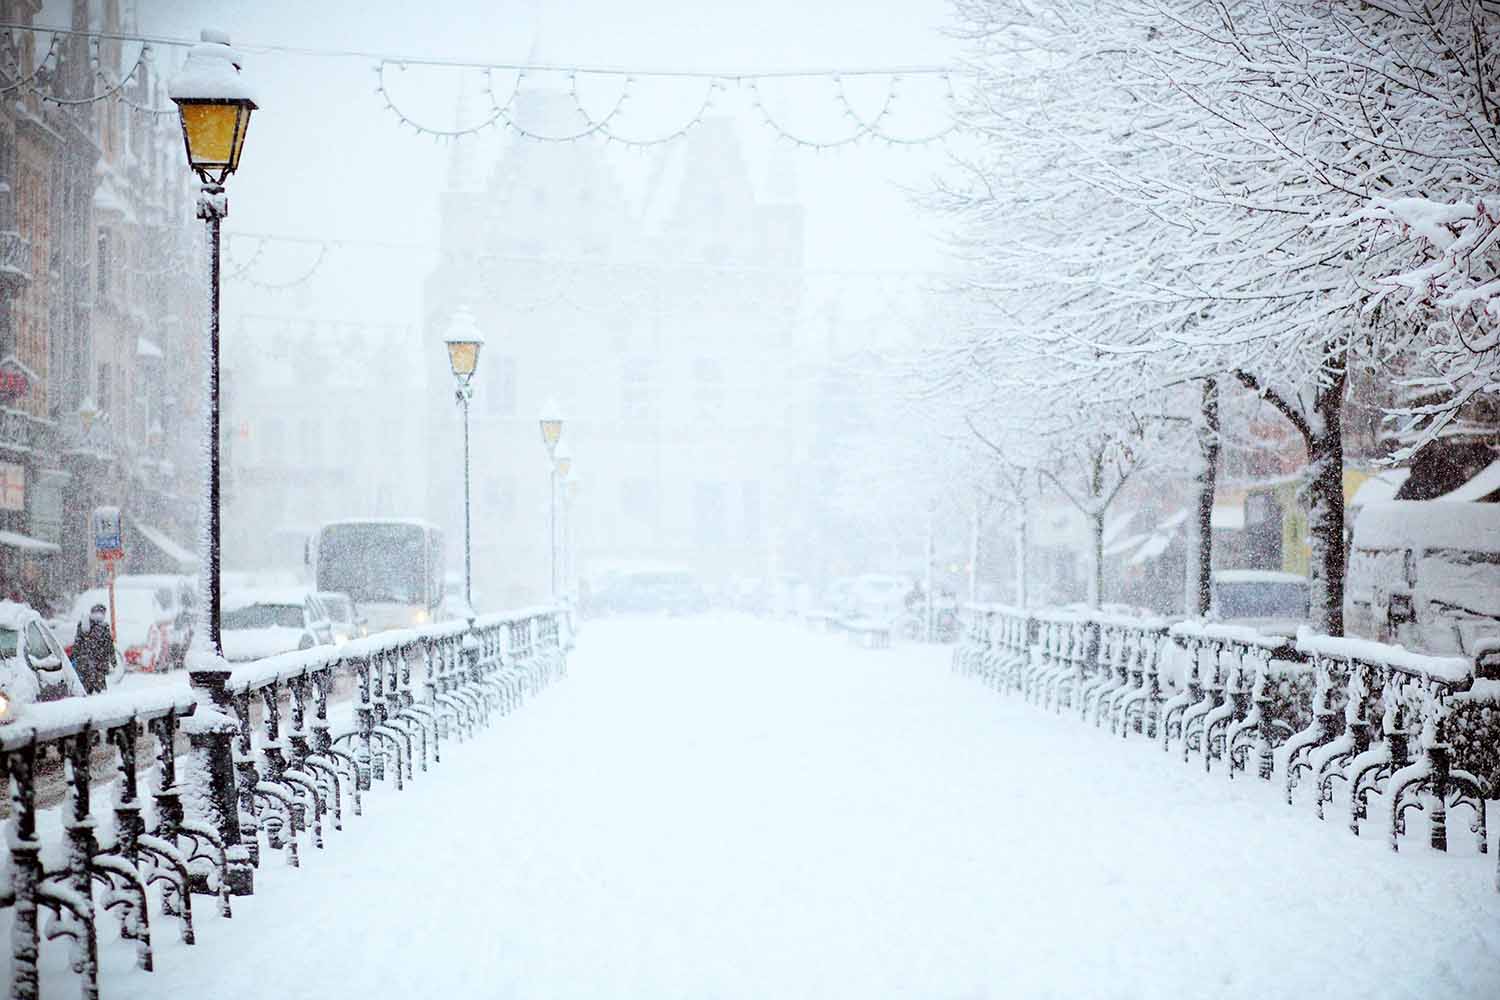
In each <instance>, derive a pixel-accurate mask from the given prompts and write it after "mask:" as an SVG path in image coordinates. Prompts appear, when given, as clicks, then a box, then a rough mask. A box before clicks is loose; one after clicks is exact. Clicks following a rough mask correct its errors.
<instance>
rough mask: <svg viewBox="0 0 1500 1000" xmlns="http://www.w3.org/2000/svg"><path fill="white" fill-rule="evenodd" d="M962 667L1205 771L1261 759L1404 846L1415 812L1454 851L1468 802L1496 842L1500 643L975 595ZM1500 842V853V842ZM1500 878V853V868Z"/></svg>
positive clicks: (1469, 812) (1254, 766)
mask: <svg viewBox="0 0 1500 1000" xmlns="http://www.w3.org/2000/svg"><path fill="white" fill-rule="evenodd" d="M962 619H963V623H962V635H961V638H960V643H959V646H958V648H957V649H956V650H955V651H954V657H953V664H954V669H955V670H957V671H959V672H960V673H963V674H967V675H970V676H973V677H976V678H979V679H980V680H982V681H984V682H985V683H988V684H990V685H991V686H993V687H995V688H996V689H997V690H999V691H1002V692H1006V693H1014V694H1020V695H1022V696H1023V697H1025V698H1026V700H1028V701H1030V702H1032V703H1034V704H1036V705H1038V706H1040V707H1042V708H1044V709H1050V710H1052V711H1054V712H1057V713H1059V714H1061V713H1063V712H1068V713H1070V714H1073V715H1075V716H1077V717H1078V718H1079V719H1080V720H1083V721H1085V722H1092V723H1093V724H1094V725H1095V726H1096V727H1099V728H1101V729H1103V728H1107V729H1108V730H1109V731H1110V732H1112V733H1115V734H1117V735H1118V736H1119V737H1120V738H1121V739H1129V738H1130V737H1132V736H1138V737H1140V738H1142V739H1144V740H1148V741H1151V742H1152V743H1153V744H1154V745H1156V746H1159V747H1160V748H1161V749H1163V750H1165V751H1167V752H1168V753H1172V754H1174V755H1175V756H1177V757H1179V758H1180V759H1181V760H1183V761H1186V762H1189V763H1198V764H1200V765H1201V766H1202V768H1203V769H1204V771H1205V772H1210V773H1211V772H1213V770H1214V768H1215V766H1216V765H1217V766H1218V767H1219V769H1220V770H1221V772H1222V773H1223V774H1224V775H1225V776H1226V777H1228V778H1234V777H1235V776H1236V775H1238V774H1248V773H1250V772H1251V771H1252V770H1253V771H1254V773H1255V774H1256V776H1257V777H1259V778H1260V779H1262V780H1265V781H1273V780H1278V779H1279V781H1280V782H1281V789H1280V791H1281V792H1282V794H1283V795H1284V797H1285V799H1286V801H1287V802H1288V804H1293V803H1295V802H1297V801H1298V800H1299V798H1301V799H1310V800H1311V802H1312V804H1313V806H1314V809H1315V812H1316V815H1317V816H1318V818H1319V819H1324V818H1327V817H1328V816H1329V815H1330V814H1332V813H1333V811H1334V810H1335V809H1342V810H1343V814H1344V818H1345V820H1346V822H1347V824H1348V827H1349V829H1350V830H1351V831H1352V832H1353V833H1354V834H1355V835H1356V836H1357V835H1358V834H1359V833H1360V832H1361V829H1362V825H1363V824H1366V823H1369V822H1375V823H1378V825H1379V828H1380V830H1381V831H1382V833H1383V834H1384V835H1385V836H1386V837H1387V838H1388V840H1389V843H1390V846H1391V849H1392V850H1398V849H1399V848H1400V845H1401V838H1402V837H1404V836H1405V835H1406V833H1407V820H1408V816H1409V814H1410V813H1412V812H1413V811H1417V812H1423V813H1426V816H1427V825H1428V843H1429V844H1430V845H1431V846H1432V847H1433V848H1434V849H1436V850H1439V851H1446V850H1447V849H1448V834H1449V827H1450V820H1449V814H1450V813H1451V812H1453V811H1455V810H1458V809H1462V810H1464V811H1465V814H1466V816H1467V818H1468V823H1467V832H1468V833H1469V834H1470V835H1472V836H1474V837H1475V838H1476V846H1477V849H1478V851H1479V852H1480V853H1485V852H1486V851H1487V850H1488V844H1487V840H1486V834H1487V831H1486V805H1485V803H1486V800H1487V799H1491V798H1495V797H1497V796H1500V657H1495V656H1492V655H1490V650H1493V651H1494V652H1497V653H1500V646H1492V647H1488V648H1487V649H1486V650H1483V651H1481V653H1480V655H1479V656H1477V657H1476V658H1475V659H1472V660H1471V659H1468V658H1462V657H1440V656H1425V655H1420V654H1415V653H1412V652H1409V651H1408V650H1406V649H1403V648H1401V647H1399V646H1388V645H1383V644H1380V643H1375V642H1369V641H1365V640H1360V639H1337V638H1331V637H1328V636H1320V635H1316V634H1312V633H1310V632H1307V631H1303V632H1301V633H1299V634H1298V635H1297V637H1296V638H1295V639H1289V638H1287V637H1285V636H1270V635H1262V634H1260V633H1258V632H1256V631H1255V630H1254V629H1250V628H1244V627H1238V626H1233V625H1225V624H1215V623H1206V622H1199V621H1182V622H1175V623H1173V622H1168V621H1166V620H1163V619H1159V618H1150V617H1142V616H1135V615H1130V614H1114V613H1108V612H1101V611H1097V610H1082V609H1075V608H1044V609H1027V610H1022V609H1018V608H1010V607H1004V606H1000V605H972V606H970V607H968V608H966V609H965V610H964V612H963V615H962ZM1497 853H1500V852H1497ZM1495 886H1496V889H1497V890H1500V867H1497V869H1496V872H1495Z"/></svg>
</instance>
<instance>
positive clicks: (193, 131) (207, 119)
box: [178, 104, 250, 169]
mask: <svg viewBox="0 0 1500 1000" xmlns="http://www.w3.org/2000/svg"><path fill="white" fill-rule="evenodd" d="M178 107H179V109H180V110H181V112H182V133H183V135H184V136H185V137H186V138H187V148H188V160H189V161H190V162H191V163H192V166H193V167H194V168H197V169H205V168H214V167H229V166H231V165H232V164H233V163H234V161H235V160H236V159H237V155H236V153H235V143H236V140H237V139H240V138H243V136H244V130H245V128H246V127H248V123H249V121H250V114H249V112H248V111H247V112H245V113H244V115H243V120H244V123H245V124H243V125H242V124H241V118H242V116H241V113H240V108H239V107H237V106H236V105H233V104H181V105H178Z"/></svg>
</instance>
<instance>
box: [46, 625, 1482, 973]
mask: <svg viewBox="0 0 1500 1000" xmlns="http://www.w3.org/2000/svg"><path fill="white" fill-rule="evenodd" d="M950 654H951V648H950V647H916V646H904V645H903V646H898V647H897V648H895V649H891V650H875V651H867V650H859V649H855V648H852V647H850V646H849V645H848V644H846V643H845V641H844V640H843V639H842V638H840V637H836V636H828V635H815V634H811V633H809V632H807V631H806V630H805V629H804V628H802V627H801V626H799V625H795V624H791V623H766V622H759V621H754V620H750V619H742V618H702V619H681V620H654V619H640V620H609V621H602V622H590V623H588V624H587V627H586V629H585V631H584V632H583V634H582V635H581V636H580V638H579V645H578V648H577V651H576V653H575V655H574V656H573V658H572V662H571V667H570V676H569V678H568V679H567V680H566V681H565V682H563V683H561V684H559V685H557V686H555V687H554V688H552V689H550V690H548V691H547V692H545V693H544V694H542V695H541V696H540V697H538V698H537V699H535V700H534V701H532V702H530V703H529V704H527V705H526V706H525V707H524V708H523V709H522V710H521V711H520V712H519V713H518V714H516V715H515V716H513V717H510V718H507V719H503V720H500V721H499V722H498V723H497V724H496V725H494V726H493V727H492V728H491V729H489V730H487V731H485V732H483V733H482V734H481V735H479V736H478V737H477V738H476V739H475V740H474V741H473V742H471V743H468V744H464V745H458V746H445V748H444V751H443V753H444V762H443V764H442V765H440V766H438V767H436V768H434V769H433V770H432V771H430V772H428V773H427V774H426V775H418V780H416V781H415V782H414V783H412V785H411V786H409V787H408V789H407V790H406V791H405V792H403V793H401V794H399V795H398V794H396V793H394V792H390V791H378V792H376V793H374V794H372V795H370V796H369V797H368V798H367V799H366V815H365V817H364V818H362V819H354V820H346V824H345V830H344V832H343V833H342V834H331V835H330V838H331V845H330V848H329V849H328V850H326V851H324V852H320V853H314V852H313V851H312V850H311V849H308V850H305V851H304V854H303V866H304V867H303V869H302V870H301V871H291V870H287V869H286V868H284V867H283V866H282V864H281V861H280V858H279V854H277V853H275V852H273V853H272V854H271V856H270V857H269V858H268V859H266V860H263V861H262V867H261V871H260V874H259V876H258V881H257V887H256V888H257V891H256V894H255V895H254V896H253V897H249V898H245V899H241V900H237V901H236V903H235V906H236V909H235V915H234V917H233V924H234V926H233V928H230V927H227V926H225V925H224V921H223V920H222V919H221V918H219V917H217V916H215V915H213V914H212V912H211V907H210V906H208V905H204V906H202V907H201V908H200V909H199V917H198V919H199V929H198V940H199V944H198V945H196V946H195V947H192V948H187V947H184V946H182V945H181V944H179V943H177V942H176V941H175V939H174V935H172V934H171V933H165V932H164V933H161V934H160V935H159V936H158V942H159V943H158V948H157V957H156V967H157V971H156V972H155V973H151V974H146V973H140V972H136V971H134V970H133V969H131V968H130V967H129V966H130V955H129V953H128V951H127V949H126V948H125V947H124V946H123V944H122V943H121V942H120V941H119V940H118V939H117V931H116V929H115V924H114V921H113V920H110V921H107V923H106V930H105V932H104V936H105V938H106V940H105V941H104V942H103V959H104V966H105V968H104V975H103V984H104V989H103V995H104V996H105V997H106V1000H115V998H126V997H130V998H147V997H167V996H171V997H214V998H220V997H222V998H231V1000H235V998H246V1000H259V998H262V997H264V998H271V997H275V998H277V1000H296V998H302V997H324V998H326V997H368V998H383V997H412V996H422V997H430V998H434V1000H436V998H450V997H451V998H469V997H475V998H488V997H517V998H521V997H525V998H546V1000H561V998H569V997H579V998H585V997H586V998H604V997H639V998H672V997H681V998H710V997H712V998H730V997H735V998H740V997H743V998H772V997H775V998H793V997H808V998H813V997H818V998H844V997H847V998H858V1000H868V998H876V997H944V998H948V997H951V998H979V997H996V998H1000V997H1110V998H1115V997H1120V998H1123V997H1136V998H1155V997H1163V998H1165V997H1246V998H1250V997H1254V998H1257V1000H1259V998H1262V997H1265V996H1267V995H1276V996H1301V995H1308V996H1320V997H1333V998H1336V997H1354V996H1359V997H1361V998H1377V997H1429V996H1443V997H1454V998H1456V997H1475V998H1479V997H1484V998H1493V997H1495V996H1497V995H1500V894H1496V893H1495V891H1494V888H1493V886H1492V884H1491V877H1490V873H1491V871H1492V869H1493V863H1492V860H1491V859H1481V858H1479V857H1477V856H1475V855H1473V854H1472V853H1471V851H1472V848H1471V847H1470V846H1469V844H1468V841H1469V839H1470V838H1468V837H1466V836H1455V837H1454V840H1455V841H1456V842H1457V848H1456V853H1455V854H1453V855H1449V856H1442V855H1437V854H1433V853H1431V852H1429V851H1427V850H1426V849H1425V848H1423V847H1421V846H1420V838H1419V837H1411V838H1408V840H1407V843H1408V844H1410V845H1412V846H1409V847H1406V848H1405V850H1404V851H1403V853H1402V854H1401V855H1399V856H1393V855H1392V854H1391V853H1390V851H1389V849H1388V848H1387V847H1386V846H1385V844H1384V841H1383V839H1382V838H1380V837H1379V836H1377V835H1373V832H1372V834H1371V835H1367V836H1365V837H1363V838H1360V839H1355V838H1353V837H1351V836H1350V835H1349V833H1348V831H1347V830H1346V829H1345V828H1344V826H1343V824H1342V823H1339V822H1328V823H1319V822H1318V821H1317V820H1316V819H1314V818H1313V816H1312V814H1311V809H1310V808H1309V807H1306V806H1299V807H1296V808H1290V807H1288V806H1286V805H1285V804H1284V803H1283V802H1282V801H1281V800H1280V798H1279V796H1278V795H1277V793H1276V791H1275V790H1273V789H1272V788H1270V787H1267V786H1265V785H1263V784H1259V783H1255V782H1251V781H1243V780H1236V781H1235V782H1234V783H1233V784H1232V785H1231V784H1230V783H1229V782H1228V781H1227V779H1225V777H1224V776H1223V775H1222V774H1215V775H1212V776H1205V775H1204V774H1203V773H1202V771H1201V769H1200V768H1197V767H1190V766H1184V765H1182V764H1181V763H1180V762H1178V761H1177V760H1176V759H1175V757H1168V756H1167V755H1165V754H1163V753H1161V752H1160V750H1159V749H1157V748H1155V747H1154V746H1152V745H1150V744H1148V743H1147V742H1146V741H1144V740H1132V741H1130V742H1126V743H1121V742H1120V741H1119V740H1118V739H1117V738H1111V737H1109V736H1108V735H1107V734H1105V733H1102V732H1098V731H1095V730H1094V729H1092V728H1091V727H1083V726H1080V725H1079V724H1078V723H1077V722H1075V721H1072V720H1069V719H1059V718H1057V717H1055V716H1052V715H1049V714H1046V713H1043V712H1041V711H1038V710H1037V709H1035V708H1033V707H1031V706H1029V705H1027V704H1025V703H1024V702H1022V701H1020V700H1019V699H1013V698H1007V697H1004V696H1001V695H997V694H995V693H993V692H991V691H989V690H987V689H985V688H983V687H982V686H980V685H978V684H976V683H974V682H973V681H970V680H967V679H964V678H960V677H957V676H955V675H954V674H952V673H951V672H950V671H949V669H948V663H947V660H948V657H949V655H950ZM1226 786H1227V787H1226ZM1414 821H1415V822H1422V820H1420V818H1417V819H1416V820H1414ZM1492 825H1500V824H1492ZM1493 849H1495V848H1494V847H1492V850H1493ZM161 926H162V928H163V930H164V931H165V929H166V926H167V925H166V923H165V922H163V923H162V925H161ZM48 950H49V951H50V952H51V953H52V955H51V958H52V961H54V962H55V961H56V959H57V954H56V953H57V951H59V950H60V949H56V948H53V949H48ZM49 964H50V963H49ZM58 971H59V972H60V970H58ZM57 979H58V983H57V986H56V987H55V988H54V992H53V993H52V995H58V993H57V992H55V990H57V989H66V988H67V984H66V983H65V982H63V979H64V977H63V976H62V975H61V974H59V975H58V976H57Z"/></svg>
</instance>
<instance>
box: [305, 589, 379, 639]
mask: <svg viewBox="0 0 1500 1000" xmlns="http://www.w3.org/2000/svg"><path fill="white" fill-rule="evenodd" d="M313 596H315V597H316V598H317V599H318V602H319V603H320V604H322V606H323V610H324V611H326V612H327V613H328V623H329V630H330V631H331V632H332V634H333V642H334V645H337V646H342V645H343V644H344V643H346V642H348V641H349V640H350V639H359V638H362V637H364V636H367V635H369V634H370V627H369V623H368V622H366V621H365V617H364V615H362V614H360V613H359V608H358V607H356V606H355V604H354V600H353V598H351V597H350V596H349V595H348V594H340V593H336V592H334V591H331V590H320V591H318V592H317V593H316V594H315V595H313Z"/></svg>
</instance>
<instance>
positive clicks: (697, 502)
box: [693, 483, 725, 545]
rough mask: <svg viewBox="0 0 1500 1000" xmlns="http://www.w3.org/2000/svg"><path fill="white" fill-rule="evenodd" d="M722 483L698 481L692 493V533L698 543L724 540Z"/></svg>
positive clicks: (707, 543)
mask: <svg viewBox="0 0 1500 1000" xmlns="http://www.w3.org/2000/svg"><path fill="white" fill-rule="evenodd" d="M724 521H725V518H724V484H723V483H699V484H698V485H697V488H696V489H695V491H694V494H693V535H694V538H695V539H696V541H697V542H698V544H700V545H715V544H719V543H722V542H723V541H724V540H725V530H724V527H725V526H724Z"/></svg>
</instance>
